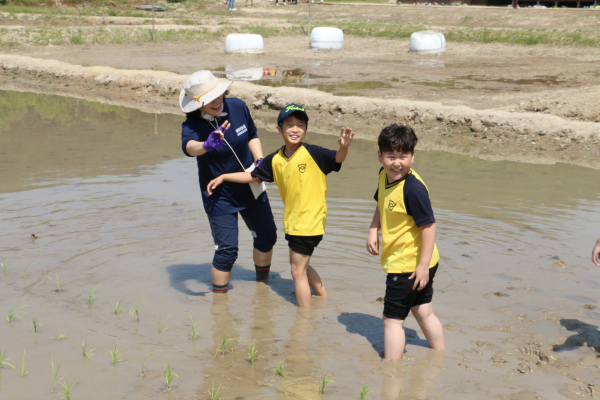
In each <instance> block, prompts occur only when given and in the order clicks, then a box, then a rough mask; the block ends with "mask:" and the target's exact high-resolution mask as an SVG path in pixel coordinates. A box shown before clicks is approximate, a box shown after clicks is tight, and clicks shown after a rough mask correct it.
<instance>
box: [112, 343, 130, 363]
mask: <svg viewBox="0 0 600 400" xmlns="http://www.w3.org/2000/svg"><path fill="white" fill-rule="evenodd" d="M109 353H110V358H111V361H112V365H117V364H123V361H121V357H122V356H124V355H125V354H127V353H128V352H125V353H119V343H118V342H117V344H116V345H115V351H114V352H112V351H110V350H109Z"/></svg>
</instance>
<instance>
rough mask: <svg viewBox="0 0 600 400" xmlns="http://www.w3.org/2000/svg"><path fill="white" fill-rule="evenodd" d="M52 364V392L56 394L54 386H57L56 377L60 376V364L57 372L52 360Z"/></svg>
mask: <svg viewBox="0 0 600 400" xmlns="http://www.w3.org/2000/svg"><path fill="white" fill-rule="evenodd" d="M50 363H51V364H52V390H51V392H52V393H54V386H55V384H56V377H57V376H58V371H59V370H60V364H58V367H57V368H56V370H55V369H54V361H53V360H52V359H51V360H50Z"/></svg>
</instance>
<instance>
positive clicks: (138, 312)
mask: <svg viewBox="0 0 600 400" xmlns="http://www.w3.org/2000/svg"><path fill="white" fill-rule="evenodd" d="M144 297H146V296H144ZM144 297H142V298H141V299H140V301H138V302H137V304H136V305H135V308H134V309H132V310H130V311H129V315H131V316H132V317H133V314H135V315H136V317H137V320H138V321H139V320H140V307H141V306H142V304H144V303H145V301H144Z"/></svg>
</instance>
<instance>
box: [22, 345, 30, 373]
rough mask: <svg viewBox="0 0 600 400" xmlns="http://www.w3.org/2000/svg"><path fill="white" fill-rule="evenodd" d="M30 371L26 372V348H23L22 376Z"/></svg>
mask: <svg viewBox="0 0 600 400" xmlns="http://www.w3.org/2000/svg"><path fill="white" fill-rule="evenodd" d="M28 373H29V372H25V350H23V364H22V365H21V377H23V376H25V374H28Z"/></svg>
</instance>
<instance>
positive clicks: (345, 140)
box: [338, 128, 354, 148]
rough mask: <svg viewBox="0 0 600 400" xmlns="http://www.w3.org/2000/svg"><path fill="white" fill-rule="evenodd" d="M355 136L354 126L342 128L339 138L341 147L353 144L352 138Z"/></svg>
mask: <svg viewBox="0 0 600 400" xmlns="http://www.w3.org/2000/svg"><path fill="white" fill-rule="evenodd" d="M353 138H354V132H352V128H342V131H341V132H340V138H339V139H338V143H339V145H340V147H344V148H348V147H350V145H351V144H352V139H353Z"/></svg>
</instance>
